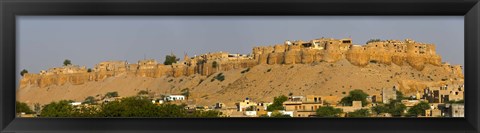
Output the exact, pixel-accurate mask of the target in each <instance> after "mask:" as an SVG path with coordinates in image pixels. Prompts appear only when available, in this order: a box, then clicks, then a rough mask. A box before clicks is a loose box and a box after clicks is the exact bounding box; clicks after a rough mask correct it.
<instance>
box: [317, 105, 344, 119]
mask: <svg viewBox="0 0 480 133" xmlns="http://www.w3.org/2000/svg"><path fill="white" fill-rule="evenodd" d="M342 112H343V111H342V109H339V108H334V107H332V106H322V107H320V108H318V109H317V117H340V114H341V113H342Z"/></svg>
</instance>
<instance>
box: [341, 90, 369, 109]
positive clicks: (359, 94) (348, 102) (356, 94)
mask: <svg viewBox="0 0 480 133" xmlns="http://www.w3.org/2000/svg"><path fill="white" fill-rule="evenodd" d="M367 97H368V94H367V93H365V92H363V91H362V90H359V89H355V90H352V91H350V92H349V95H348V96H346V97H344V98H342V100H340V103H341V104H343V105H345V106H352V102H353V101H362V106H365V105H367Z"/></svg>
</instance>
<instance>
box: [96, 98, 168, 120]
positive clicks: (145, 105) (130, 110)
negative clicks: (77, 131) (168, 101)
mask: <svg viewBox="0 0 480 133" xmlns="http://www.w3.org/2000/svg"><path fill="white" fill-rule="evenodd" d="M101 108H102V111H101V112H100V114H99V116H103V117H156V116H159V114H158V113H159V112H160V111H161V110H159V108H158V107H157V106H156V105H154V104H152V102H151V101H150V100H148V99H146V98H142V97H127V98H123V99H121V100H118V101H112V102H108V103H106V104H103V105H102V106H101Z"/></svg>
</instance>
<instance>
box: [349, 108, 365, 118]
mask: <svg viewBox="0 0 480 133" xmlns="http://www.w3.org/2000/svg"><path fill="white" fill-rule="evenodd" d="M369 116H370V111H369V110H368V109H359V110H355V111H353V112H350V113H348V117H369Z"/></svg>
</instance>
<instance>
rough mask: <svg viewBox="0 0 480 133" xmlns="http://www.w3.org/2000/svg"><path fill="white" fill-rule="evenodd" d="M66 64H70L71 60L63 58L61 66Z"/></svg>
mask: <svg viewBox="0 0 480 133" xmlns="http://www.w3.org/2000/svg"><path fill="white" fill-rule="evenodd" d="M68 65H72V61H71V60H69V59H65V60H64V61H63V66H68Z"/></svg>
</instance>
